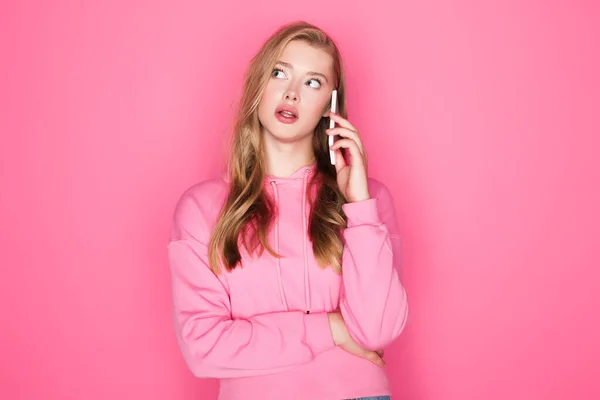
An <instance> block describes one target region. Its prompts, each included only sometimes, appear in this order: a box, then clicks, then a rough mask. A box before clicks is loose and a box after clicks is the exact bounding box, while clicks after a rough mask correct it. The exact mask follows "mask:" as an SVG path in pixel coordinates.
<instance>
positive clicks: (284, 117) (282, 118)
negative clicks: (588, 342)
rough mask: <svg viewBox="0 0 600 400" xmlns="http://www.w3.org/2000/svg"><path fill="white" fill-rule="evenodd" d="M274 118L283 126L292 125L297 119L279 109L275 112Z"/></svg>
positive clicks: (290, 113)
mask: <svg viewBox="0 0 600 400" xmlns="http://www.w3.org/2000/svg"><path fill="white" fill-rule="evenodd" d="M275 118H277V119H278V120H279V122H283V123H284V124H293V123H294V122H296V121H297V120H298V117H297V116H296V115H295V114H294V113H292V112H291V111H288V110H285V109H283V110H282V109H279V108H278V109H277V110H276V111H275Z"/></svg>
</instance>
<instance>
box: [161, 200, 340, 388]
mask: <svg viewBox="0 0 600 400" xmlns="http://www.w3.org/2000/svg"><path fill="white" fill-rule="evenodd" d="M204 220H205V218H203V216H202V212H201V211H200V207H199V206H198V203H197V202H196V200H195V199H193V198H192V197H190V196H185V195H184V196H182V198H181V199H180V201H179V203H178V205H177V207H176V210H175V214H174V220H173V226H172V230H171V238H170V241H169V244H168V259H169V268H170V271H171V286H172V301H173V303H172V306H173V316H174V325H175V332H176V338H177V343H178V345H179V348H180V350H181V353H182V355H183V358H184V359H185V361H186V363H187V365H188V367H189V369H190V370H191V371H192V373H193V374H194V375H195V376H197V377H210V378H232V377H243V376H253V375H263V374H268V373H273V372H278V371H282V370H285V369H289V368H290V367H293V366H295V365H299V364H303V363H307V362H309V361H311V360H313V359H314V357H315V356H316V355H317V354H319V353H321V352H323V351H325V350H328V349H330V348H333V347H335V345H334V343H333V338H332V336H331V330H330V327H329V320H328V318H327V313H315V314H305V313H303V312H301V311H298V312H276V313H270V314H263V315H257V316H255V317H251V318H245V319H240V318H237V319H234V318H232V315H231V305H230V302H229V295H228V293H227V290H226V288H225V286H223V283H222V282H221V280H220V279H219V278H218V277H217V276H216V275H215V274H214V273H213V272H212V270H211V269H210V268H209V265H208V248H207V238H208V236H207V234H206V232H203V231H204V229H205V228H206V227H207V226H208V224H207V223H206V222H205V221H204ZM223 273H226V272H223Z"/></svg>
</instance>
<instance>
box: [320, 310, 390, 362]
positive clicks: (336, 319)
mask: <svg viewBox="0 0 600 400" xmlns="http://www.w3.org/2000/svg"><path fill="white" fill-rule="evenodd" d="M328 317H329V327H330V328H331V335H332V336H333V342H334V343H335V344H336V346H339V347H340V348H341V349H342V350H344V351H347V352H348V353H350V354H353V355H355V356H358V357H362V358H365V359H367V360H369V361H371V362H372V363H373V364H375V365H377V366H379V367H382V368H383V367H385V362H384V361H383V359H382V357H383V350H379V351H371V350H366V349H363V348H362V347H360V345H359V344H358V343H356V342H355V341H354V340H353V339H352V337H351V336H350V333H348V328H346V323H345V322H344V318H343V317H342V314H340V313H339V312H338V311H334V312H330V313H329V314H328Z"/></svg>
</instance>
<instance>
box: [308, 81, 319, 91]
mask: <svg viewBox="0 0 600 400" xmlns="http://www.w3.org/2000/svg"><path fill="white" fill-rule="evenodd" d="M308 82H309V85H310V87H313V88H315V89H318V88H320V87H321V81H320V80H318V79H311V80H310V81H308ZM311 82H312V84H311Z"/></svg>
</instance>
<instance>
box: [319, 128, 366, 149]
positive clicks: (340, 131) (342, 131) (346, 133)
mask: <svg viewBox="0 0 600 400" xmlns="http://www.w3.org/2000/svg"><path fill="white" fill-rule="evenodd" d="M325 132H326V133H327V134H328V135H339V136H342V137H345V138H348V139H352V140H354V141H355V142H356V144H357V145H358V148H359V150H360V152H361V153H363V154H364V153H365V149H364V147H363V144H362V141H361V140H360V135H359V134H358V132H356V131H352V130H350V129H347V128H341V127H338V128H332V129H327V130H326V131H325Z"/></svg>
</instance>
